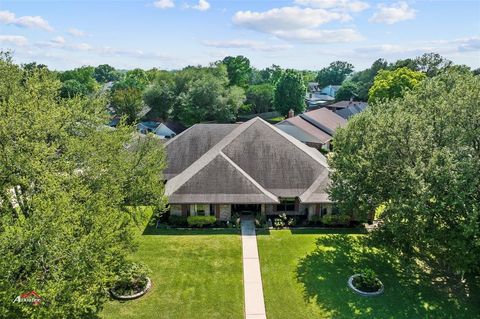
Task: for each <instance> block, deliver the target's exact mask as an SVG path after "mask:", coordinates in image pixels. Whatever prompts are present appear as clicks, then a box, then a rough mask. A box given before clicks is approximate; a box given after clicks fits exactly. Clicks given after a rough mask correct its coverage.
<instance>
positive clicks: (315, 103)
mask: <svg viewBox="0 0 480 319" xmlns="http://www.w3.org/2000/svg"><path fill="white" fill-rule="evenodd" d="M334 100H335V99H334V98H333V97H331V96H330V95H327V94H325V93H323V92H322V90H321V88H320V86H319V85H318V83H317V82H309V83H308V85H307V93H306V95H305V103H306V104H307V109H309V110H312V109H318V108H320V107H323V106H325V105H327V104H329V103H331V102H332V101H334Z"/></svg>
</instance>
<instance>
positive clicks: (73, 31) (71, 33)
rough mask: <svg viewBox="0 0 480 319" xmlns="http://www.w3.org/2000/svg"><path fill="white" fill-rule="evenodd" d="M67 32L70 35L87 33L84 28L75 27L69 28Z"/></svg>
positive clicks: (77, 35) (80, 35)
mask: <svg viewBox="0 0 480 319" xmlns="http://www.w3.org/2000/svg"><path fill="white" fill-rule="evenodd" d="M67 33H68V34H70V35H73V36H74V37H84V36H86V35H87V34H86V33H85V32H83V31H82V30H79V29H75V28H70V29H68V31H67Z"/></svg>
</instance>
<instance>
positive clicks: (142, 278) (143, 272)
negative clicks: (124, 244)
mask: <svg viewBox="0 0 480 319" xmlns="http://www.w3.org/2000/svg"><path fill="white" fill-rule="evenodd" d="M149 272H150V271H149V269H148V268H147V267H146V266H145V265H143V264H139V263H134V262H130V263H127V264H125V265H124V266H123V267H122V268H121V269H120V271H119V273H118V277H117V280H116V282H115V284H114V285H113V288H112V290H113V291H114V292H115V293H116V294H118V295H123V296H129V295H133V294H136V293H138V292H140V291H142V290H143V289H145V287H146V286H147V282H148V280H147V277H148V273H149Z"/></svg>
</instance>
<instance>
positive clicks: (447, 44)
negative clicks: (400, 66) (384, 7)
mask: <svg viewBox="0 0 480 319" xmlns="http://www.w3.org/2000/svg"><path fill="white" fill-rule="evenodd" d="M428 52H436V53H439V54H445V55H449V54H458V53H466V52H478V53H480V37H478V36H474V37H470V38H458V39H453V40H435V41H417V42H410V43H405V44H402V45H399V44H388V43H387V44H374V45H370V46H363V47H359V48H356V49H354V50H353V54H355V55H364V56H371V55H372V54H375V55H377V56H386V57H393V58H403V57H407V56H410V57H413V56H415V55H420V54H423V53H428Z"/></svg>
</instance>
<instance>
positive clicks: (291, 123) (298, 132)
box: [276, 107, 346, 150]
mask: <svg viewBox="0 0 480 319" xmlns="http://www.w3.org/2000/svg"><path fill="white" fill-rule="evenodd" d="M345 124H346V120H345V119H344V118H342V117H341V116H339V115H337V114H335V113H334V112H333V111H331V110H329V109H327V108H325V107H324V108H321V109H317V110H313V111H309V112H305V113H303V114H300V115H298V116H295V117H293V116H289V118H287V119H286V120H284V121H282V122H280V123H278V124H277V125H276V126H277V128H279V129H280V130H282V131H283V132H285V133H287V134H289V135H291V136H293V137H295V138H296V139H298V140H299V141H301V142H303V143H305V144H307V145H309V146H312V147H315V148H317V149H324V150H330V149H331V144H330V142H331V140H332V139H333V134H335V131H336V129H337V128H338V127H343V126H345Z"/></svg>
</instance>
